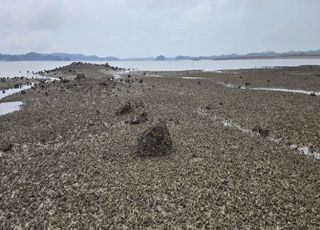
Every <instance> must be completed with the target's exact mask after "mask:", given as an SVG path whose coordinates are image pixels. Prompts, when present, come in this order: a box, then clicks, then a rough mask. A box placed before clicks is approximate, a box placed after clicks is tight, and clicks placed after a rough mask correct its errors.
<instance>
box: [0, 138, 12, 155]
mask: <svg viewBox="0 0 320 230" xmlns="http://www.w3.org/2000/svg"><path fill="white" fill-rule="evenodd" d="M12 147H13V145H12V143H11V142H9V141H8V140H4V141H1V143H0V151H2V152H8V151H10V150H11V149H12Z"/></svg>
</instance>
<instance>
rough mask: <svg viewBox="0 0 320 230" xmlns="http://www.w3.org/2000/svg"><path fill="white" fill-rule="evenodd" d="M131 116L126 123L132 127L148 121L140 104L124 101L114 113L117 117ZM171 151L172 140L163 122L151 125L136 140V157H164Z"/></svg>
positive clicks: (146, 114)
mask: <svg viewBox="0 0 320 230" xmlns="http://www.w3.org/2000/svg"><path fill="white" fill-rule="evenodd" d="M129 114H130V115H132V116H131V118H130V119H129V121H127V122H126V123H129V124H132V125H138V124H142V123H145V122H147V121H148V113H147V112H146V111H144V106H143V104H142V103H137V102H132V101H126V102H125V103H124V104H123V105H122V106H121V107H120V108H119V109H118V111H117V112H116V115H118V116H124V115H129ZM171 150H172V139H171V136H170V133H169V130H168V128H167V126H166V124H165V122H163V121H162V122H159V123H157V124H155V125H152V126H151V127H150V128H148V129H147V130H146V131H144V132H143V133H142V134H140V135H139V136H138V138H137V155H138V156H140V157H148V156H164V155H167V154H169V153H170V152H171Z"/></svg>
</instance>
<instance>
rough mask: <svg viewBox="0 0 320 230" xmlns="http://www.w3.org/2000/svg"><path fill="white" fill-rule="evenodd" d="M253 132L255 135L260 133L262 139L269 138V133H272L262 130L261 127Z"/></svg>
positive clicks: (255, 128) (257, 127) (256, 127)
mask: <svg viewBox="0 0 320 230" xmlns="http://www.w3.org/2000/svg"><path fill="white" fill-rule="evenodd" d="M252 131H253V132H255V133H258V134H259V135H260V136H261V137H267V136H269V133H270V131H269V130H267V129H263V128H261V127H260V126H258V125H257V126H255V127H254V128H253V129H252Z"/></svg>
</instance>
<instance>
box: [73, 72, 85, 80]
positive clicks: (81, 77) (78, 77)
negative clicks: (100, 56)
mask: <svg viewBox="0 0 320 230" xmlns="http://www.w3.org/2000/svg"><path fill="white" fill-rule="evenodd" d="M85 79H86V76H85V75H84V74H83V73H78V74H77V77H76V78H75V80H77V81H81V80H85Z"/></svg>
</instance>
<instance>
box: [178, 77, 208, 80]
mask: <svg viewBox="0 0 320 230" xmlns="http://www.w3.org/2000/svg"><path fill="white" fill-rule="evenodd" d="M182 79H189V80H202V79H203V78H202V77H182Z"/></svg>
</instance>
